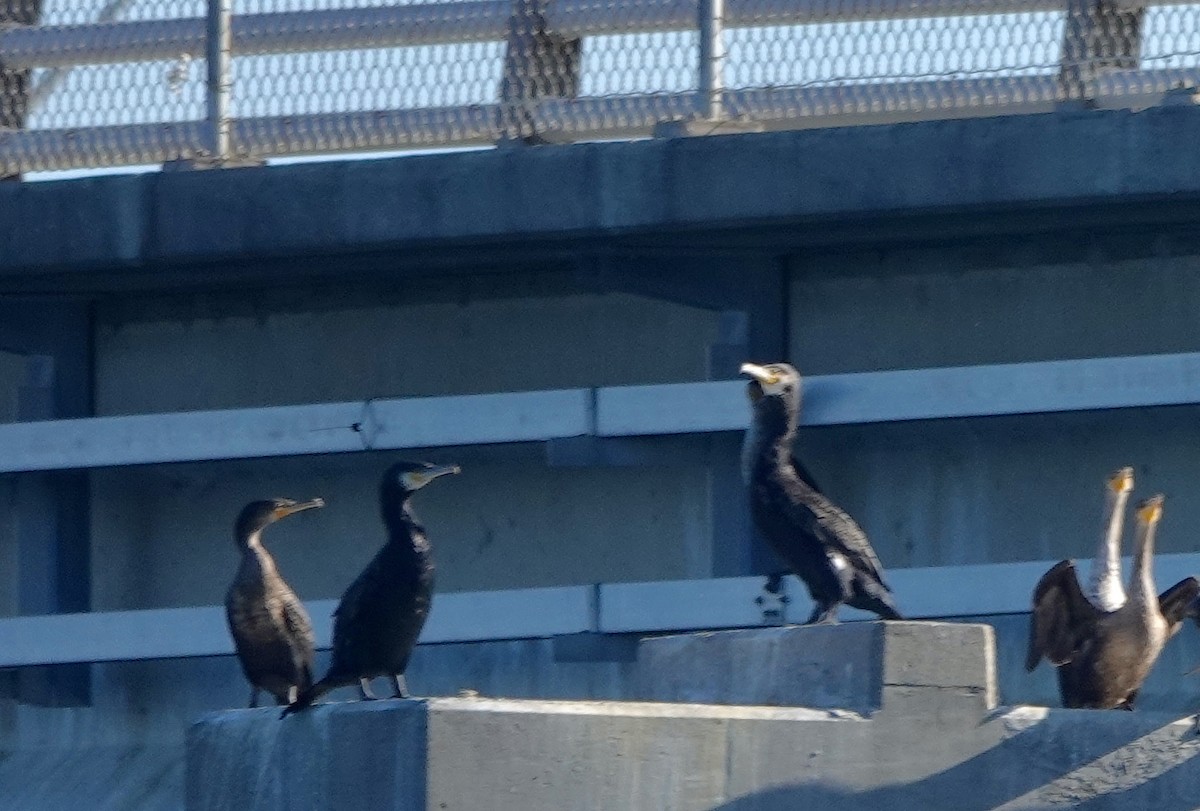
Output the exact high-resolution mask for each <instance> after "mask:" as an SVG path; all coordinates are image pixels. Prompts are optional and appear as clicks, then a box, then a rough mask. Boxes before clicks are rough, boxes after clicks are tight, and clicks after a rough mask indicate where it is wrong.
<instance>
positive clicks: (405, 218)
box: [0, 106, 1200, 286]
mask: <svg viewBox="0 0 1200 811" xmlns="http://www.w3.org/2000/svg"><path fill="white" fill-rule="evenodd" d="M1197 124H1200V110H1197V109H1193V108H1190V107H1180V106H1175V107H1160V108H1154V109H1150V110H1146V111H1143V112H1137V113H1132V112H1128V111H1085V112H1060V113H1052V114H1046V115H1035V116H1008V117H998V118H976V119H960V120H945V121H926V122H917V123H909V124H892V125H883V126H873V127H850V128H839V129H821V130H801V131H793V132H772V133H758V134H746V135H730V136H713V137H706V138H694V139H693V138H680V139H667V140H658V141H641V142H629V143H608V144H576V145H570V146H560V147H546V148H540V149H511V150H493V151H484V152H471V153H458V154H450V155H433V156H421V157H406V158H400V159H391V160H372V161H357V162H353V161H352V162H331V163H322V164H306V165H297V166H285V167H266V168H249V169H231V170H223V171H219V172H169V173H152V174H147V175H141V176H137V177H107V178H89V179H83V180H71V181H61V182H56V183H14V184H5V185H4V186H0V244H4V245H7V246H9V249H8V250H5V251H4V252H3V254H2V255H0V279H3V278H6V277H7V279H8V281H9V282H10V283H11V282H14V281H15V280H16V278H18V277H20V276H29V275H31V274H32V275H44V276H46V277H47V278H50V277H52V276H55V277H60V278H61V277H62V276H63V275H64V274H66V275H70V274H83V275H88V274H93V275H94V273H95V271H96V270H101V269H106V268H107V269H109V270H112V269H117V268H127V269H130V270H131V271H136V270H137V269H138V268H155V269H156V270H157V272H156V273H154V274H152V275H149V276H148V275H146V274H142V275H140V276H138V275H137V274H136V273H133V272H131V273H130V274H129V279H128V281H129V283H130V284H138V285H158V286H162V285H165V284H169V283H170V280H171V279H172V278H173V277H178V278H186V277H188V275H189V274H192V276H191V278H193V280H194V274H195V269H196V267H197V265H199V264H204V263H231V264H232V263H236V264H237V266H238V267H239V268H241V271H240V272H242V273H244V271H245V268H246V267H247V266H248V265H249V266H254V267H256V268H258V269H259V270H260V271H263V272H266V266H267V264H269V263H271V262H272V261H276V262H278V265H279V266H278V268H277V271H278V272H280V273H284V274H287V276H288V277H289V278H294V277H295V275H296V274H297V273H301V272H319V266H325V267H324V270H325V272H329V271H330V268H329V267H328V265H329V264H330V262H329V260H328V257H329V256H330V255H332V254H342V255H345V254H349V253H359V252H384V254H381V255H383V257H384V258H383V259H381V260H380V261H378V262H377V263H376V264H375V265H374V266H372V267H373V268H374V269H377V270H384V269H392V268H394V267H395V266H396V262H397V261H398V259H401V258H404V256H405V255H406V254H408V253H410V252H411V251H414V250H420V251H423V252H425V253H421V254H419V255H416V256H414V257H413V259H414V260H415V261H417V262H418V263H428V261H429V258H430V256H431V254H429V253H428V251H432V250H441V249H448V250H454V251H457V252H458V253H457V255H458V257H459V260H460V261H466V259H464V258H463V257H462V252H463V251H464V250H465V249H469V248H470V247H471V246H480V245H484V246H486V245H489V244H490V245H491V246H492V249H495V248H496V247H498V246H504V245H508V246H517V247H518V248H519V249H520V250H521V251H524V253H523V254H522V255H524V256H526V257H528V256H529V251H530V250H533V249H535V248H536V247H537V241H538V240H545V241H546V242H545V244H544V245H543V246H542V247H543V248H545V249H546V250H550V251H552V252H556V253H554V255H558V256H561V250H562V247H563V245H564V244H565V243H564V240H576V239H586V238H596V237H602V238H603V240H602V241H603V244H604V245H605V246H607V247H612V246H613V245H614V244H618V243H615V242H614V239H615V238H619V237H620V236H621V235H623V234H629V235H637V234H644V233H647V232H655V233H658V234H659V235H661V234H663V233H671V232H675V233H684V232H686V233H687V234H689V236H688V240H689V244H692V243H695V244H699V243H698V242H696V240H700V239H702V238H703V237H705V236H706V235H707V236H711V237H713V238H715V239H716V240H718V241H720V240H722V239H725V237H724V236H723V235H722V234H720V233H711V234H710V233H707V232H718V231H719V230H720V229H723V228H746V227H748V226H759V227H762V226H779V227H784V228H786V229H788V230H789V232H790V233H792V234H793V237H794V238H797V239H798V238H800V236H799V235H798V234H799V232H797V229H796V226H797V225H798V224H804V223H808V224H816V223H822V222H829V221H831V220H837V221H840V222H842V223H847V222H855V221H860V220H861V221H862V222H863V223H864V227H867V228H872V227H874V226H872V225H870V222H871V218H873V217H879V216H881V215H889V214H896V213H908V214H913V213H920V212H948V211H963V212H970V211H978V210H980V209H982V208H984V207H992V208H993V210H991V211H990V212H988V216H989V217H992V218H994V217H995V216H996V215H997V213H998V212H1003V211H1005V210H1013V209H1022V208H1024V209H1034V210H1036V209H1041V208H1044V207H1046V206H1051V205H1056V206H1064V205H1065V206H1081V205H1082V206H1090V205H1096V204H1103V203H1109V204H1115V203H1118V202H1119V203H1121V205H1122V211H1124V212H1125V216H1126V218H1127V217H1128V207H1129V206H1130V205H1131V204H1132V203H1134V202H1136V201H1140V200H1166V201H1170V202H1172V204H1173V205H1178V204H1179V203H1181V202H1186V201H1188V200H1192V201H1195V200H1196V199H1197V198H1198V197H1200V156H1198V155H1196V154H1193V153H1192V152H1189V151H1188V150H1180V149H1178V146H1177V145H1178V144H1180V143H1186V142H1188V140H1189V139H1190V138H1191V137H1192V135H1193V133H1194V132H1195V131H1196V128H1197ZM945 225H946V224H945V222H943V223H942V226H943V228H944V227H945ZM800 230H801V231H803V230H804V229H800ZM810 230H813V231H814V234H816V235H820V234H821V232H822V231H823V230H824V229H820V228H816V229H810ZM63 234H70V235H72V238H71V239H63V238H62V235H63ZM489 255H491V256H492V257H493V258H495V256H496V255H497V254H495V253H492V254H489ZM298 257H306V258H307V259H306V261H307V262H308V270H307V271H304V267H305V265H304V263H302V262H298V261H297V258H298ZM189 265H190V266H191V269H189V267H188V266H189ZM226 270H227V271H228V272H230V273H234V272H236V271H234V270H233V269H232V267H229V268H226Z"/></svg>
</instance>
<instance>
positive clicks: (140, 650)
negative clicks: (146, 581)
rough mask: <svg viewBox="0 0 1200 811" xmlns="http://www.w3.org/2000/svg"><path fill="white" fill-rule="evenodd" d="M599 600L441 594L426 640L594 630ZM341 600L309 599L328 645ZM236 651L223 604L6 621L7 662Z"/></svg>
mask: <svg viewBox="0 0 1200 811" xmlns="http://www.w3.org/2000/svg"><path fill="white" fill-rule="evenodd" d="M596 600H597V598H596V587H595V586H566V587H555V588H536V589H513V590H510V591H483V592H470V593H456V594H439V595H437V598H436V600H435V601H434V606H435V608H434V610H433V612H432V613H431V614H430V617H429V621H428V622H427V623H426V624H425V629H424V631H423V633H422V634H421V642H422V643H423V644H437V643H443V642H471V641H482V640H496V639H541V638H544V637H551V636H560V635H564V634H573V633H580V632H583V631H594V630H595V628H596V625H597V622H596ZM336 607H337V600H312V601H310V602H307V603H306V608H307V609H308V612H309V615H310V616H311V618H312V623H313V631H314V632H315V634H316V638H317V647H318V649H320V650H327V649H328V648H329V644H330V640H331V638H332V633H333V611H334V609H335V608H336ZM232 653H233V642H232V640H231V639H230V636H229V630H228V628H227V626H226V624H225V609H224V608H223V607H221V606H201V607H195V608H160V609H154V610H148V611H107V612H93V613H89V614H54V615H47V616H38V617H12V618H9V619H3V620H0V667H22V666H26V665H44V664H64V663H68V662H121V661H138V660H145V659H175V658H188V657H193V656H226V655H230V654H232Z"/></svg>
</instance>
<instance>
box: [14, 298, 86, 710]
mask: <svg viewBox="0 0 1200 811" xmlns="http://www.w3.org/2000/svg"><path fill="white" fill-rule="evenodd" d="M0 347H2V348H3V349H5V350H6V351H10V352H15V353H17V354H21V355H24V356H25V381H24V383H23V385H22V386H21V388H20V391H19V394H18V403H17V419H18V420H20V421H23V422H31V421H36V420H46V419H63V418H72V417H84V416H88V415H90V414H91V410H92V396H91V308H90V306H89V305H88V304H87V303H83V302H77V301H68V300H59V299H19V298H4V299H0ZM15 508H16V530H17V554H18V569H19V576H18V590H17V593H18V598H17V610H18V612H19V613H20V614H22V615H37V614H68V613H76V612H81V611H87V610H88V609H89V608H90V607H91V540H90V532H89V529H90V507H89V488H88V478H87V474H86V473H85V472H78V471H55V472H48V473H24V474H20V475H19V476H18V477H17V482H16V504H15ZM90 696H91V691H90V678H89V670H88V666H87V665H64V666H53V667H38V668H25V669H23V670H21V671H20V672H19V674H18V678H17V682H16V687H15V695H14V697H16V698H18V699H19V700H21V701H23V702H26V703H30V704H40V705H46V706H75V705H80V704H87V703H89V701H90Z"/></svg>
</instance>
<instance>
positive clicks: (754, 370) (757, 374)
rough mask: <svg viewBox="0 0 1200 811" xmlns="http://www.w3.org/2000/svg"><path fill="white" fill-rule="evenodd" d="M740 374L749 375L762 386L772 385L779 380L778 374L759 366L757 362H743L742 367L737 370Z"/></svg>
mask: <svg viewBox="0 0 1200 811" xmlns="http://www.w3.org/2000/svg"><path fill="white" fill-rule="evenodd" d="M738 372H739V373H740V374H744V375H750V377H752V378H754V379H755V380H757V381H758V382H759V383H760V384H762V385H764V386H774V385H775V384H776V383H778V382H779V375H777V374H775V373H774V372H772V371H770V370H769V369H766V368H764V367H762V366H759V365H758V364H757V363H743V364H742V368H741V369H739V370H738Z"/></svg>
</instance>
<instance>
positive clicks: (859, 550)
mask: <svg viewBox="0 0 1200 811" xmlns="http://www.w3.org/2000/svg"><path fill="white" fill-rule="evenodd" d="M792 509H807V510H808V511H809V512H811V513H812V515H813V518H814V519H816V526H817V532H818V535H819V536H820V538H821V541H822V542H823V543H824V544H825V545H826V546H827V547H828V548H830V549H832V550H833V551H835V552H840V553H841V554H842V555H843V556H845V557H846V559H847V560H848V561H849V562H850V565H851V566H853V567H854V568H855V569H856V570H857V571H859V572H861V573H863V574H866V575H868V576H870V577H872V578H874V579H875V580H876V581H878V582H879V583H880V584H881V585H883V586H885V587H886V586H887V584H886V583H884V580H883V564H881V563H880V562H879V556H878V555H876V554H875V550H874V549H873V548H872V547H871V542H870V541H869V540H868V539H867V533H865V532H864V531H863V528H862V527H860V526H859V525H858V522H857V521H855V520H854V519H853V518H851V517H850V515H849V514H848V513H847V512H846V511H845V510H843V509H842V508H840V507H838V506H837V505H836V504H834V503H833V502H832V501H830V500H829V499H828V498H826V497H825V496H823V495H821V494H820V493H815V494H813V495H812V496H810V497H807V498H805V500H804V502H803V506H801V505H800V504H796V505H795V506H794V507H793V508H792Z"/></svg>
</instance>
